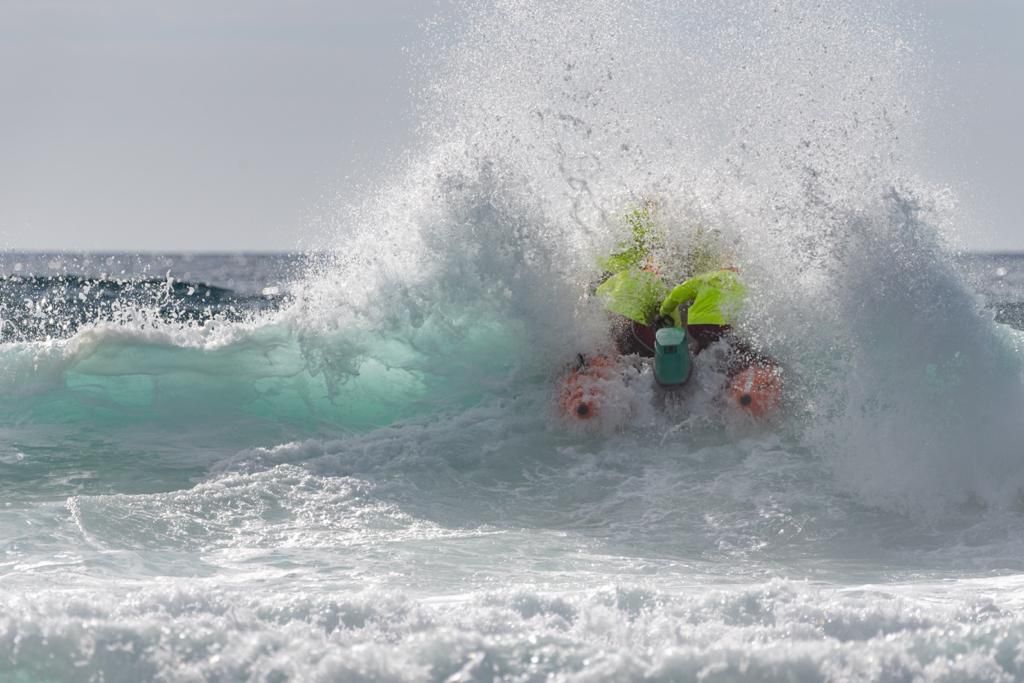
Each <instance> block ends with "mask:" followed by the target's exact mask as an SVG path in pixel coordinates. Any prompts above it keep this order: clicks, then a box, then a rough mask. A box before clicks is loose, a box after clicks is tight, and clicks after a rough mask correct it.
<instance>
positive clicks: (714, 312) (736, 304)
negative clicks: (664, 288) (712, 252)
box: [660, 270, 747, 325]
mask: <svg viewBox="0 0 1024 683" xmlns="http://www.w3.org/2000/svg"><path fill="white" fill-rule="evenodd" d="M746 294H747V288H746V287H744V286H743V283H742V282H740V279H739V278H738V277H737V276H736V273H734V272H732V271H731V270H715V271H712V272H710V273H704V274H702V275H697V276H695V277H692V278H690V279H689V280H687V281H686V282H684V283H683V284H681V285H679V286H678V287H676V288H675V289H673V290H672V291H671V292H670V293H669V295H668V297H666V299H665V300H664V301H663V302H662V303H661V310H660V313H661V315H669V316H672V317H673V318H675V319H676V321H677V322H678V321H679V317H678V312H677V311H676V309H678V308H679V306H680V305H682V304H684V303H686V302H688V301H692V302H693V303H692V304H690V308H689V311H688V312H687V314H686V322H687V324H688V325H731V324H732V322H733V320H734V319H735V317H736V315H737V314H738V313H739V310H740V308H742V306H743V300H744V298H745V297H746Z"/></svg>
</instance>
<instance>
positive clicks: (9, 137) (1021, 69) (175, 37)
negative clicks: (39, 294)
mask: <svg viewBox="0 0 1024 683" xmlns="http://www.w3.org/2000/svg"><path fill="white" fill-rule="evenodd" d="M447 2H448V0H374V2H354V1H352V0H342V1H332V0H276V1H274V0H248V1H247V2H244V3H243V2H241V1H240V0H239V1H237V2H228V1H226V0H202V1H200V0H176V1H175V2H166V3H163V2H155V1H153V0H139V1H137V2H127V1H126V0H0V93H2V95H0V97H2V99H0V249H20V250H51V251H77V250H94V251H109V250H116V251H281V250H291V249H295V248H299V247H303V246H308V243H307V242H304V240H308V238H306V237H304V236H306V235H309V234H311V232H312V228H311V226H313V225H315V224H316V223H317V222H318V219H320V218H323V216H324V214H325V212H327V211H328V209H326V208H325V207H326V206H327V205H328V204H330V202H331V198H332V197H333V196H335V195H336V193H338V192H339V191H340V190H343V189H344V188H345V187H349V186H352V185H354V184H356V183H358V182H360V181H361V180H362V179H364V178H367V177H373V176H374V174H377V173H381V172H382V171H383V170H384V169H385V168H386V166H387V164H388V163H389V161H390V160H392V159H394V158H395V157H396V155H397V154H398V153H399V152H400V151H401V150H402V149H403V148H404V147H406V146H407V145H409V144H410V142H411V141H412V136H413V134H414V133H413V130H414V125H415V120H414V116H413V111H412V107H413V96H412V94H411V93H412V92H413V90H414V89H415V87H416V83H415V82H414V78H415V69H413V68H411V66H410V56H409V55H410V48H411V49H412V50H413V52H415V49H416V48H417V47H418V46H419V41H421V40H422V37H421V36H422V30H421V25H422V23H423V22H424V21H426V20H428V19H429V18H431V17H433V16H435V15H436V14H437V13H438V12H443V11H450V6H449V5H447V4H442V3H447ZM902 7H903V8H904V9H905V11H906V12H907V13H908V15H914V16H920V18H921V20H922V21H921V22H920V23H921V26H922V27H923V28H922V31H923V38H924V41H925V43H926V45H927V47H928V50H929V51H930V53H931V54H930V59H931V60H932V62H933V71H934V74H932V75H933V76H934V77H935V80H936V92H937V93H940V94H941V102H940V104H939V105H938V106H933V107H929V108H927V109H926V111H925V112H924V114H923V118H924V119H925V120H924V121H922V125H924V126H925V127H926V130H928V131H934V134H933V136H934V139H935V145H934V147H933V148H931V149H929V150H928V153H927V157H928V158H927V166H928V168H927V171H928V176H929V179H930V180H938V181H943V182H948V183H949V184H950V185H951V187H952V188H953V189H954V191H955V192H956V193H957V195H958V196H959V197H960V199H961V202H962V204H963V206H964V208H965V212H964V213H965V214H966V215H969V216H970V217H971V220H970V221H969V225H966V226H965V228H964V233H963V234H962V236H961V237H962V238H963V240H964V242H965V243H966V245H967V246H968V247H969V248H972V249H977V250H1022V251H1024V212H1022V211H1021V209H1020V208H1019V207H1020V202H1019V201H1018V199H1019V197H1018V195H1019V194H1020V188H1021V181H1022V179H1024V173H1022V171H1021V161H1022V159H1024V133H1022V122H1024V40H1022V37H1024V0H903V3H902Z"/></svg>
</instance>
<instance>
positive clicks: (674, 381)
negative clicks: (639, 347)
mask: <svg viewBox="0 0 1024 683" xmlns="http://www.w3.org/2000/svg"><path fill="white" fill-rule="evenodd" d="M654 339H655V341H654V380H655V381H656V382H657V383H658V386H660V387H661V388H662V389H669V390H671V389H678V388H679V387H681V386H683V385H684V384H686V381H687V380H688V379H690V372H691V370H692V366H691V365H690V348H689V346H687V344H686V330H684V329H682V328H679V327H663V328H661V329H660V330H658V332H657V334H656V335H655V337H654Z"/></svg>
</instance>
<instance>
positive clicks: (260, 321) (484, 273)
mask: <svg viewBox="0 0 1024 683" xmlns="http://www.w3.org/2000/svg"><path fill="white" fill-rule="evenodd" d="M727 4H728V3H727ZM424 30H425V31H427V32H428V34H429V35H428V38H429V39H430V40H428V41H427V42H428V43H430V44H431V45H433V46H434V48H433V49H432V50H431V51H430V52H429V54H426V55H421V56H420V58H419V59H418V61H417V62H416V65H417V66H416V68H417V69H421V70H422V73H419V74H418V75H417V77H418V78H419V81H418V83H419V84H420V85H422V89H421V91H418V98H419V104H418V109H417V116H419V117H420V118H421V123H422V125H421V126H420V127H419V129H418V130H419V137H418V139H417V141H416V144H415V145H414V146H413V147H412V148H411V149H410V150H408V151H407V153H406V154H404V155H403V156H400V157H398V158H396V160H395V162H394V163H393V164H392V166H390V167H389V168H390V171H389V172H388V174H386V175H385V176H384V177H383V178H380V179H376V180H371V179H360V183H362V185H361V186H360V187H358V188H356V189H357V190H358V191H353V192H352V196H353V197H355V198H354V199H353V200H351V201H348V202H344V201H342V200H340V199H339V200H338V208H337V209H336V213H330V212H326V210H325V212H326V213H328V214H329V215H327V216H325V220H324V223H325V224H330V225H335V226H336V228H335V229H334V230H333V232H331V233H330V234H329V235H326V236H325V237H324V238H323V240H322V242H323V243H322V244H319V245H317V249H316V251H315V252H311V253H308V254H297V255H276V254H252V255H249V254H225V255H200V254H195V255H188V254H186V255H182V254H151V255H125V254H88V255H84V254H25V253H16V252H3V253H0V681H4V682H6V681H17V682H19V683H29V682H31V683H44V682H46V683H49V682H56V681H88V682H91V683H128V682H133V683H134V682H137V681H167V682H178V681H181V682H188V683H194V682H198V681H216V682H221V683H226V682H228V681H258V682H261V683H283V682H286V681H288V682H290V681H296V682H297V681H303V682H305V681H323V682H327V681H349V680H358V681H364V680H366V681H451V682H455V681H516V682H535V681H579V682H583V681H706V682H721V681H738V680H758V681H780V682H781V681H843V682H846V681H1016V680H1024V446H1022V444H1024V420H1022V417H1024V380H1022V378H1024V352H1022V344H1024V336H1022V335H1024V333H1022V332H1021V330H1024V257H1022V256H1019V255H971V254H964V253H962V249H960V248H959V247H958V246H957V245H958V244H960V243H961V242H964V241H966V242H968V243H970V237H971V235H970V234H965V232H964V231H966V230H967V228H966V227H965V226H968V225H971V221H970V219H969V217H964V216H963V215H962V213H960V211H961V209H959V208H958V206H957V203H956V201H955V198H954V197H953V196H952V193H951V192H950V191H949V190H948V189H947V187H946V185H944V184H943V179H929V176H928V173H927V169H920V168H917V167H916V166H915V165H914V164H913V163H912V162H911V161H910V160H912V159H916V158H918V156H916V155H915V154H914V152H915V150H916V149H917V148H916V147H915V145H919V144H921V145H927V144H936V142H935V141H934V140H932V139H929V138H928V136H927V135H926V134H925V133H924V132H922V131H920V130H918V128H917V126H918V122H919V120H920V118H921V117H920V116H919V112H920V110H919V107H922V106H928V105H927V99H925V100H920V99H916V98H920V97H921V96H922V91H923V90H927V87H926V84H927V83H929V82H930V81H929V80H928V78H926V77H925V76H924V75H922V74H923V73H925V69H926V67H927V64H923V63H921V62H920V61H919V60H922V59H925V55H926V51H923V50H918V49H915V47H914V36H915V35H916V34H915V32H914V30H913V27H905V26H902V25H901V23H900V21H899V19H898V17H897V16H896V14H895V13H894V12H893V11H892V8H891V7H890V6H889V5H888V4H886V3H882V2H879V3H875V2H867V3H865V2H837V3H827V4H822V3H818V2H804V1H802V0H783V1H782V2H781V3H779V2H775V3H770V4H768V3H746V4H744V5H743V11H742V12H738V11H736V10H735V8H734V6H732V5H729V7H726V6H724V5H713V6H712V5H709V4H706V3H684V4H679V3H656V2H650V3H645V2H631V1H630V2H626V1H622V0H588V1H587V2H582V0H580V1H578V2H577V1H576V0H569V1H568V2H564V1H560V2H554V1H551V2H549V1H547V0H537V1H536V2H529V3H521V2H500V3H468V4H467V5H466V7H465V11H464V12H463V13H462V14H461V15H460V17H459V20H458V25H457V26H455V27H446V26H444V25H441V24H437V25H434V24H432V25H430V26H428V27H425V28H424ZM329 86H330V84H325V85H324V87H329ZM922 102H924V104H922ZM349 189H351V188H349ZM55 201H59V198H55ZM638 207H639V208H638ZM639 210H643V211H648V213H649V214H650V216H651V217H652V220H653V221H654V223H655V224H656V225H657V230H655V231H654V232H653V233H652V237H651V240H650V244H649V245H646V246H647V247H648V248H649V249H650V250H651V253H652V254H654V255H655V256H657V258H658V263H659V265H660V266H661V268H662V270H660V271H659V272H661V274H662V275H663V276H664V277H665V279H666V280H669V281H673V280H675V279H678V278H679V277H682V276H683V275H685V274H686V269H687V268H688V267H696V266H693V264H694V263H697V262H698V261H699V260H701V259H703V262H710V261H709V259H712V258H715V259H717V261H718V262H725V261H728V262H729V263H730V264H733V265H736V266H738V268H739V272H740V274H741V277H742V278H743V280H744V282H745V283H746V285H747V289H748V292H749V294H748V297H747V302H746V305H745V308H744V309H743V312H742V315H741V316H740V318H739V319H738V321H737V324H736V327H737V332H738V333H739V334H742V335H744V336H745V337H746V338H747V339H748V340H749V341H750V343H751V344H754V345H756V346H757V348H758V349H760V350H761V351H763V352H764V353H766V354H768V355H770V356H771V357H773V358H774V359H775V360H776V361H777V362H778V363H779V365H780V366H781V367H782V369H783V373H784V381H785V389H784V393H783V404H782V406H781V408H780V410H779V411H778V412H777V413H776V414H775V415H773V416H771V417H770V418H768V419H765V420H752V419H750V418H749V416H747V415H745V414H742V413H741V412H739V411H738V409H733V408H732V407H731V406H729V405H727V404H726V403H725V402H724V401H723V400H722V399H721V395H720V392H719V391H718V388H720V386H721V380H722V375H721V373H718V374H716V372H715V371H714V369H713V368H712V366H711V364H709V363H705V362H703V361H702V360H701V358H706V356H702V357H701V358H698V359H697V360H698V361H699V362H697V363H695V372H694V376H693V379H692V380H691V384H689V385H688V387H692V390H691V389H689V388H688V392H689V393H688V394H687V397H686V400H684V401H677V402H673V403H667V402H665V401H659V397H658V394H657V390H656V389H655V387H654V384H653V382H652V381H651V378H650V375H649V372H648V373H647V374H644V373H643V371H637V376H636V381H631V382H624V381H623V382H616V381H609V382H608V383H607V386H606V387H605V391H606V394H605V398H606V403H605V404H604V405H603V410H602V412H601V413H600V415H599V416H598V418H595V419H594V420H592V421H590V422H588V423H587V424H585V425H584V424H579V423H570V422H566V421H565V420H564V419H562V418H561V417H560V416H559V414H558V410H557V408H556V399H555V393H556V391H555V387H556V383H557V381H558V378H559V377H560V375H561V374H562V373H564V371H565V369H566V368H567V367H569V366H570V364H571V363H572V362H573V361H574V359H575V358H576V356H577V354H580V353H583V354H592V353H601V352H602V351H603V350H606V349H607V345H608V321H607V317H606V314H605V312H604V310H603V309H602V307H601V305H600V302H598V301H597V300H595V298H594V297H593V296H590V295H588V291H589V290H590V289H591V288H592V285H593V282H594V281H595V279H596V278H597V277H598V276H599V274H600V270H601V268H600V265H599V264H600V262H601V259H602V258H604V257H606V256H607V255H608V254H609V253H611V252H612V251H613V250H615V249H621V248H623V246H622V245H623V244H624V243H625V244H627V245H628V244H629V243H630V240H631V239H632V238H633V236H632V234H631V232H630V227H629V216H631V215H635V212H636V211H639ZM144 227H145V226H140V229H144ZM321 227H322V226H321ZM687 264H689V265H687ZM705 353H707V354H711V355H712V357H713V354H714V353H715V351H713V350H712V349H709V350H708V351H705Z"/></svg>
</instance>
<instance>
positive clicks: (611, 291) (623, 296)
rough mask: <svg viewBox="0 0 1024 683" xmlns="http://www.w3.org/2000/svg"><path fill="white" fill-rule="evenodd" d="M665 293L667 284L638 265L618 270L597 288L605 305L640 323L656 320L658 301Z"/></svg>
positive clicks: (614, 311)
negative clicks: (637, 266)
mask: <svg viewBox="0 0 1024 683" xmlns="http://www.w3.org/2000/svg"><path fill="white" fill-rule="evenodd" d="M666 293H668V287H667V286H666V285H665V283H664V282H662V281H661V278H659V277H658V276H657V275H654V274H653V273H648V272H647V271H646V270H640V269H638V268H628V269H626V270H623V271H620V272H618V273H615V274H614V275H612V276H611V277H609V278H608V279H607V280H605V281H604V282H603V283H601V286H600V287H598V288H597V296H598V298H599V299H601V301H602V302H603V303H604V306H605V308H607V309H608V310H609V311H611V312H612V313H618V314H619V315H622V316H625V317H627V318H629V319H630V320H635V321H636V322H638V323H640V324H641V325H650V324H651V323H652V322H654V318H655V317H657V313H658V303H659V302H660V301H661V300H662V299H664V298H665V294H666Z"/></svg>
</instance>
